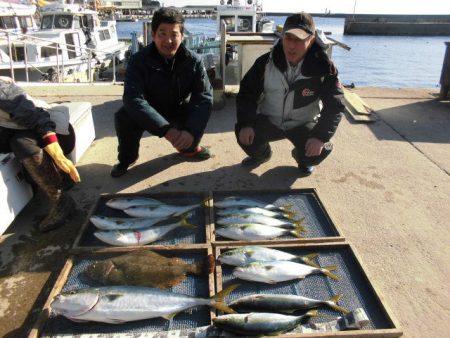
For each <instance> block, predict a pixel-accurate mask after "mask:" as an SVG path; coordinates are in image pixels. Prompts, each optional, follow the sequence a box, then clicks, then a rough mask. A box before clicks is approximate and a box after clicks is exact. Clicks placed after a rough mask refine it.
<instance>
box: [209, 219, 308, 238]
mask: <svg viewBox="0 0 450 338" xmlns="http://www.w3.org/2000/svg"><path fill="white" fill-rule="evenodd" d="M302 231H304V229H303V227H302V226H298V227H296V228H295V229H292V230H291V229H283V228H279V227H272V226H268V225H262V224H252V223H249V224H230V225H226V226H223V227H221V228H217V229H216V230H215V232H216V234H218V235H220V236H222V237H226V238H231V239H234V240H237V241H241V240H243V241H254V240H264V239H274V238H277V237H280V236H282V235H289V234H290V235H293V236H295V237H302V235H301V232H302Z"/></svg>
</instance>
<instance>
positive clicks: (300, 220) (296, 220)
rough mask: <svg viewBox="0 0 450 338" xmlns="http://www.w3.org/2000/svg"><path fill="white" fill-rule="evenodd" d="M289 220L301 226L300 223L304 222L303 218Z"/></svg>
mask: <svg viewBox="0 0 450 338" xmlns="http://www.w3.org/2000/svg"><path fill="white" fill-rule="evenodd" d="M290 220H291V221H292V222H293V223H295V224H296V225H300V224H302V223H303V222H304V221H305V217H302V218H297V219H295V218H291V219H290Z"/></svg>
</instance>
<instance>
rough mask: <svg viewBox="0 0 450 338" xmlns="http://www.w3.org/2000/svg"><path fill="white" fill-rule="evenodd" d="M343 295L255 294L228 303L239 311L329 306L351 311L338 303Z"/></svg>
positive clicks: (282, 310)
mask: <svg viewBox="0 0 450 338" xmlns="http://www.w3.org/2000/svg"><path fill="white" fill-rule="evenodd" d="M341 298H342V295H335V296H334V297H332V298H331V299H329V300H319V299H313V298H308V297H302V296H298V295H278V294H255V295H250V296H245V297H242V298H239V299H236V300H234V301H232V302H231V303H229V304H228V306H229V307H231V308H232V309H233V310H235V311H237V312H281V313H293V312H295V311H298V310H309V309H314V308H318V307H322V306H327V307H329V308H331V309H333V310H335V311H338V312H342V313H344V314H347V313H349V312H350V311H349V310H347V309H345V308H343V307H341V306H339V305H337V302H338V301H339V300H340V299H341Z"/></svg>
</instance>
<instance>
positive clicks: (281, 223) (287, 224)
mask: <svg viewBox="0 0 450 338" xmlns="http://www.w3.org/2000/svg"><path fill="white" fill-rule="evenodd" d="M304 220H305V218H304V217H303V218H301V219H299V220H296V221H290V220H288V219H284V220H283V219H279V218H274V217H269V216H264V215H257V214H248V215H245V214H242V215H231V216H227V217H220V218H218V219H217V220H216V224H219V225H229V224H239V223H256V224H263V225H269V226H272V227H282V228H283V227H284V228H297V229H299V228H300V224H301V223H303V221H304ZM302 228H303V227H302ZM303 229H304V228H303Z"/></svg>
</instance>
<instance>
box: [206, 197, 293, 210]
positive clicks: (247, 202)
mask: <svg viewBox="0 0 450 338" xmlns="http://www.w3.org/2000/svg"><path fill="white" fill-rule="evenodd" d="M214 206H215V207H217V208H230V207H258V208H263V209H267V210H278V211H283V210H289V207H288V206H276V205H273V204H270V203H267V202H264V201H259V200H255V199H251V198H243V197H236V196H229V197H225V198H224V199H222V200H220V201H217V202H214Z"/></svg>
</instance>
